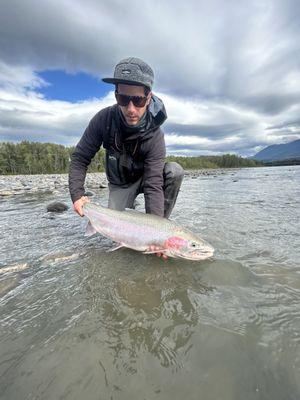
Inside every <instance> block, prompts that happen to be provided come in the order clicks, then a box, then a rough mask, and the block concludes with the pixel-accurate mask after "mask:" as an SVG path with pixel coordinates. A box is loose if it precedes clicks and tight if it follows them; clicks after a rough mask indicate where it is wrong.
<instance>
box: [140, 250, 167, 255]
mask: <svg viewBox="0 0 300 400" xmlns="http://www.w3.org/2000/svg"><path fill="white" fill-rule="evenodd" d="M165 251H166V250H165V249H156V250H145V251H143V254H156V253H162V254H164V252H165Z"/></svg>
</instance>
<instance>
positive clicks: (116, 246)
mask: <svg viewBox="0 0 300 400" xmlns="http://www.w3.org/2000/svg"><path fill="white" fill-rule="evenodd" d="M121 247H124V245H123V243H118V244H116V245H115V246H113V247H111V248H110V249H108V250H106V252H107V253H110V252H111V251H115V250H118V249H120V248H121Z"/></svg>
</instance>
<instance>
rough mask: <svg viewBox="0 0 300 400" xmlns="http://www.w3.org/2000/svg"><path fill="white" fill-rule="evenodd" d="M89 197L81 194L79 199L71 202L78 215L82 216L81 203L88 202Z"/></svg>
mask: <svg viewBox="0 0 300 400" xmlns="http://www.w3.org/2000/svg"><path fill="white" fill-rule="evenodd" d="M89 201H90V199H89V198H88V197H87V196H82V197H80V199H78V200H76V201H75V202H74V204H73V208H74V211H75V212H77V214H78V215H80V216H81V217H83V209H82V207H83V205H84V204H85V203H88V202H89Z"/></svg>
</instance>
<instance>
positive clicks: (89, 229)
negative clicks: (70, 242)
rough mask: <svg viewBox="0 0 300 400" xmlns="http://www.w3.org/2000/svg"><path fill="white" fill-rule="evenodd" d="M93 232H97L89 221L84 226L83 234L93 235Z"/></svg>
mask: <svg viewBox="0 0 300 400" xmlns="http://www.w3.org/2000/svg"><path fill="white" fill-rule="evenodd" d="M95 233H97V231H96V229H95V228H94V227H93V225H92V224H91V222H90V221H89V222H88V224H87V226H86V230H85V234H84V236H92V235H95Z"/></svg>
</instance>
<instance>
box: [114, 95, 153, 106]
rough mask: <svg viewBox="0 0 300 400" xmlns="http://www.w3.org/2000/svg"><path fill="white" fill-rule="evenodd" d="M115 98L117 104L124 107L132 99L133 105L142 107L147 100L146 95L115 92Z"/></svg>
mask: <svg viewBox="0 0 300 400" xmlns="http://www.w3.org/2000/svg"><path fill="white" fill-rule="evenodd" d="M115 96H116V100H117V103H118V104H119V106H122V107H126V106H128V104H129V102H130V101H132V103H133V105H134V106H135V107H144V106H145V104H146V101H147V96H127V94H120V93H118V92H115Z"/></svg>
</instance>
